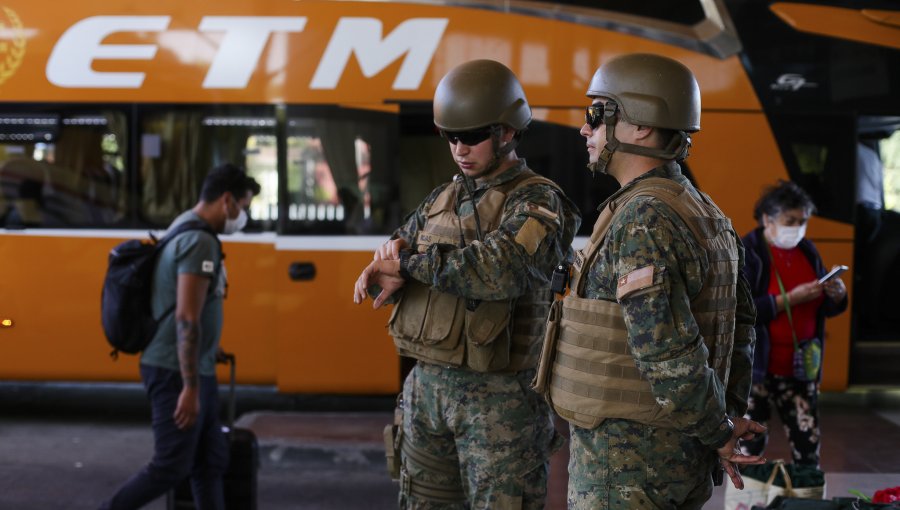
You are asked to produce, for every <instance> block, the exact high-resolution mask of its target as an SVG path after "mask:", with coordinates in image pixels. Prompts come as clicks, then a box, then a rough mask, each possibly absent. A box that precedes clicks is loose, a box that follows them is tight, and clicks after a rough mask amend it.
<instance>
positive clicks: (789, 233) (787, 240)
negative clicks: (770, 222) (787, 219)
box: [771, 224, 806, 250]
mask: <svg viewBox="0 0 900 510" xmlns="http://www.w3.org/2000/svg"><path fill="white" fill-rule="evenodd" d="M805 235H806V225H800V226H799V227H787V226H784V225H778V224H776V225H775V237H774V238H773V239H772V240H771V241H772V244H774V245H775V246H777V247H779V248H781V249H782V250H790V249H791V248H794V247H795V246H797V245H798V244H800V241H801V240H802V239H803V236H805Z"/></svg>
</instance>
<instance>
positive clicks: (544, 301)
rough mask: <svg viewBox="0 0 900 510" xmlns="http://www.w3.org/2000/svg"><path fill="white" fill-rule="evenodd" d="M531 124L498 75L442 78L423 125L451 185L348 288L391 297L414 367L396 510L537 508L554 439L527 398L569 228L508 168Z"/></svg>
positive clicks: (567, 220) (503, 71) (506, 78)
mask: <svg viewBox="0 0 900 510" xmlns="http://www.w3.org/2000/svg"><path fill="white" fill-rule="evenodd" d="M530 121H531V109H530V107H529V106H528V102H527V100H526V99H525V95H524V92H523V90H522V87H521V85H520V84H519V82H518V80H517V79H516V77H515V75H514V74H513V73H512V72H511V71H510V70H509V69H507V68H506V67H505V66H503V65H502V64H500V63H498V62H494V61H490V60H476V61H472V62H468V63H465V64H462V65H460V66H458V67H456V68H455V69H453V70H451V71H450V72H449V73H448V74H447V75H446V76H445V77H444V78H443V79H442V80H441V82H440V83H439V84H438V87H437V90H436V91H435V98H434V123H435V125H436V126H437V127H438V129H440V130H441V133H442V135H443V136H444V137H445V138H446V139H447V141H448V142H449V145H450V151H451V153H452V155H453V158H454V159H455V160H456V163H457V165H458V166H459V169H460V173H459V174H458V175H457V176H456V177H455V178H454V180H453V182H452V183H446V184H443V185H441V186H439V187H438V188H437V189H435V190H434V191H433V192H431V194H429V196H428V197H427V198H426V199H425V201H424V202H422V204H421V205H420V206H419V207H418V208H417V209H416V210H415V211H414V212H413V213H412V214H411V215H410V216H409V217H408V219H407V220H406V223H405V224H404V225H403V226H401V227H400V228H399V229H397V231H396V232H395V233H394V234H393V236H392V237H391V239H390V240H389V241H388V242H386V243H385V244H384V245H383V246H382V247H381V248H379V249H378V250H377V251H376V252H375V260H374V262H372V264H371V265H370V266H368V267H367V268H366V269H365V270H364V271H363V272H362V274H361V275H360V277H359V280H358V281H357V283H356V288H355V292H354V301H355V302H356V303H361V302H362V301H363V300H364V299H365V297H366V295H367V291H368V290H369V289H370V288H371V287H372V286H373V284H377V285H378V286H379V287H381V289H383V290H382V291H381V292H380V294H377V297H375V303H374V307H375V308H378V307H380V306H381V305H382V304H383V303H384V302H385V301H386V299H388V298H389V296H391V295H392V294H393V292H395V291H396V290H398V289H402V292H400V293H398V295H399V296H400V299H399V302H398V304H397V306H395V307H394V311H393V314H392V316H391V320H390V332H391V334H392V336H393V337H394V342H395V344H396V346H397V347H398V351H399V352H400V353H401V354H402V355H405V356H410V357H413V358H416V359H417V363H416V366H415V367H414V368H413V370H412V372H411V373H410V374H409V376H408V377H407V379H406V381H405V383H404V385H403V393H402V401H401V403H400V406H399V407H400V410H401V411H402V426H401V427H400V429H401V430H400V436H399V441H398V442H399V450H400V452H401V455H400V456H401V459H402V463H401V469H400V482H401V489H400V507H401V508H415V509H432V508H442V509H457V508H458V509H463V508H473V509H474V508H480V509H500V510H506V509H530V508H533V509H539V508H543V506H544V501H545V499H546V492H547V477H548V459H549V457H550V455H551V454H552V453H553V451H554V450H556V449H558V448H559V447H560V446H562V444H563V439H562V437H561V436H560V435H559V434H558V433H557V432H556V431H555V429H554V427H553V424H552V421H551V413H550V409H549V406H548V405H547V404H546V402H545V401H544V400H543V399H542V398H541V397H540V396H539V395H537V394H536V393H534V392H533V391H532V390H531V388H530V387H529V386H530V382H531V379H532V378H533V376H534V367H535V366H536V364H537V359H538V356H539V353H540V340H541V338H542V335H543V329H544V325H545V322H546V313H547V310H548V308H549V305H550V302H551V300H552V294H551V293H550V291H549V277H550V275H551V273H552V271H553V268H554V266H555V265H556V264H558V263H560V262H561V261H563V260H565V259H566V258H567V257H568V256H569V255H570V244H571V242H572V238H573V237H574V234H575V231H576V230H577V229H578V226H579V223H580V221H581V217H580V215H579V213H578V211H577V208H576V207H575V206H574V204H573V203H572V202H571V201H570V200H569V199H568V198H567V197H566V196H565V195H564V194H563V192H562V191H561V190H560V189H559V187H558V186H557V185H556V184H554V183H553V182H552V181H550V180H548V179H545V178H543V177H541V176H538V175H537V174H535V173H534V172H532V171H531V170H529V169H528V167H527V165H526V164H525V161H524V160H522V159H519V158H518V157H517V156H516V152H515V147H516V144H517V143H518V141H519V138H520V136H521V133H522V132H523V131H524V130H525V128H526V127H527V126H528V124H529V122H530ZM373 296H376V294H375V293H374V292H373ZM395 444H396V443H395Z"/></svg>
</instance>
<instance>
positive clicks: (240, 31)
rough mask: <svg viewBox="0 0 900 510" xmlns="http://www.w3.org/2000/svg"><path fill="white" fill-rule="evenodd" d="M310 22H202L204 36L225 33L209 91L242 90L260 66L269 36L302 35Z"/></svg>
mask: <svg viewBox="0 0 900 510" xmlns="http://www.w3.org/2000/svg"><path fill="white" fill-rule="evenodd" d="M305 26H306V18H304V17H290V16H283V17H282V16H254V17H246V16H206V17H204V18H203V21H201V22H200V30H201V31H203V32H215V31H223V32H225V38H224V39H223V40H222V45H221V46H219V52H218V53H217V54H216V58H215V59H214V60H213V63H212V66H210V68H209V72H207V73H206V79H205V80H203V88H205V89H242V88H244V87H246V86H247V83H248V82H249V81H250V76H251V75H252V74H253V71H254V69H256V66H257V64H258V63H259V57H260V55H262V52H263V49H265V47H266V42H268V40H269V34H271V33H272V32H302V31H303V28H304V27H305Z"/></svg>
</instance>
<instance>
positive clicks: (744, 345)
mask: <svg viewBox="0 0 900 510" xmlns="http://www.w3.org/2000/svg"><path fill="white" fill-rule="evenodd" d="M739 246H740V245H739ZM741 251H743V250H741ZM743 263H744V260H743V257H741V261H740V264H741V265H743ZM755 323H756V306H755V305H754V304H753V293H752V292H751V291H750V284H748V283H747V279H746V278H745V277H744V271H743V268H742V270H741V271H739V273H738V283H737V309H736V311H735V325H734V350H732V352H731V372H730V373H729V375H728V390H727V391H726V393H725V405H726V408H727V410H728V415H729V416H743V415H744V414H746V412H747V399H748V398H749V397H750V386H751V383H752V378H753V348H754V347H755V345H756V330H755V329H753V325H754V324H755Z"/></svg>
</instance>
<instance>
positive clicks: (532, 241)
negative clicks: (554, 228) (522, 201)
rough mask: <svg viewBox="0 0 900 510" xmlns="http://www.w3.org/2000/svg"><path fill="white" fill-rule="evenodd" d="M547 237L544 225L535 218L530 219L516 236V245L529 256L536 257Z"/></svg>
mask: <svg viewBox="0 0 900 510" xmlns="http://www.w3.org/2000/svg"><path fill="white" fill-rule="evenodd" d="M546 236H547V229H546V228H544V225H542V224H541V222H540V221H538V220H536V219H534V218H528V219H527V220H525V223H524V224H523V225H522V228H520V229H519V232H518V233H517V234H516V243H517V244H519V245H521V246H522V248H525V251H526V252H528V254H529V255H534V252H536V251H537V249H538V246H540V244H541V241H543V240H544V237H546Z"/></svg>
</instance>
